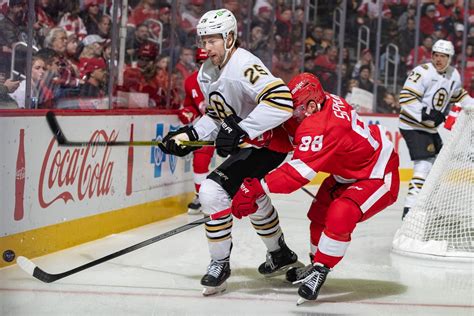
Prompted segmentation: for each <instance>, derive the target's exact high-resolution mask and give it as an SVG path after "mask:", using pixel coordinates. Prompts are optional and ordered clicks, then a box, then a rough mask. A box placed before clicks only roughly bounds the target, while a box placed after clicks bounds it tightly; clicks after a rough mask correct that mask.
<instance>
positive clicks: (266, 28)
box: [252, 5, 273, 35]
mask: <svg viewBox="0 0 474 316" xmlns="http://www.w3.org/2000/svg"><path fill="white" fill-rule="evenodd" d="M272 15H273V12H272V8H271V6H266V5H262V6H260V7H259V9H258V10H257V13H256V14H255V16H254V18H253V21H252V25H256V24H258V25H260V26H261V27H262V29H263V33H264V34H267V35H270V32H271V31H272V26H273V21H272Z"/></svg>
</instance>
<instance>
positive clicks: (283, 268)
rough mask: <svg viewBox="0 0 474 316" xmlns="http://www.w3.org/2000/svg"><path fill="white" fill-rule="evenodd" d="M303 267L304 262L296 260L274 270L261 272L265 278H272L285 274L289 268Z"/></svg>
mask: <svg viewBox="0 0 474 316" xmlns="http://www.w3.org/2000/svg"><path fill="white" fill-rule="evenodd" d="M302 267H304V264H303V263H301V262H299V261H296V262H295V263H291V264H289V265H287V266H284V267H281V268H280V269H278V270H276V271H275V272H272V273H268V274H263V276H265V277H266V278H272V277H275V276H279V275H283V274H286V271H288V270H290V269H291V268H302Z"/></svg>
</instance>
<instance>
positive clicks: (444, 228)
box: [392, 108, 474, 261]
mask: <svg viewBox="0 0 474 316" xmlns="http://www.w3.org/2000/svg"><path fill="white" fill-rule="evenodd" d="M473 127H474V111H473V110H472V108H471V109H468V110H463V111H461V113H460V115H459V117H458V119H457V122H456V124H455V125H454V128H453V130H452V132H451V133H450V136H449V139H448V140H447V141H446V142H445V144H444V146H443V148H442V150H441V152H440V153H439V155H438V157H437V159H436V161H435V163H434V165H433V168H432V170H431V172H430V174H429V175H428V177H427V179H426V182H425V184H424V186H423V188H422V190H421V191H420V194H419V197H418V201H417V203H416V205H415V206H414V207H413V208H412V209H411V210H410V212H409V213H408V214H407V216H405V219H404V220H403V223H402V226H401V227H400V229H398V231H397V232H396V234H395V237H394V240H393V243H392V247H393V251H394V252H396V253H401V254H405V255H412V256H417V257H431V258H435V259H441V260H456V261H471V260H474V221H473V217H474V216H473V215H474V214H473V213H474V206H473V200H474V128H473Z"/></svg>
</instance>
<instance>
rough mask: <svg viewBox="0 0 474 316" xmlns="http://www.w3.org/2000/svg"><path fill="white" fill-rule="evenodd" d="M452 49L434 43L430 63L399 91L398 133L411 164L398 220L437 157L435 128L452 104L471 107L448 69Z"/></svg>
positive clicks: (412, 202) (443, 43)
mask: <svg viewBox="0 0 474 316" xmlns="http://www.w3.org/2000/svg"><path fill="white" fill-rule="evenodd" d="M453 55H454V46H453V44H452V43H451V42H450V41H445V40H438V41H437V42H436V43H435V44H434V45H433V48H432V60H431V62H430V63H426V64H421V65H419V66H417V67H416V68H415V69H413V71H412V72H411V73H410V75H409V76H408V78H407V80H406V81H405V84H404V86H403V88H402V89H401V91H400V105H401V111H400V124H399V128H400V132H401V134H402V135H403V138H404V139H405V141H406V143H407V147H408V150H409V152H410V158H411V160H412V161H413V162H414V167H413V177H412V179H411V181H410V183H409V188H408V195H407V197H406V200H405V206H404V209H403V215H402V219H403V218H404V217H405V215H406V214H407V213H408V212H409V211H410V208H411V207H413V206H414V205H415V202H416V198H417V195H418V193H419V191H420V190H421V188H422V187H423V184H424V182H425V179H426V177H427V176H428V173H429V172H430V170H431V167H432V166H433V163H434V161H435V159H436V156H437V155H438V153H439V151H440V149H441V146H442V140H441V137H440V136H439V134H438V127H439V126H440V125H441V123H443V122H444V121H445V119H446V115H447V114H448V113H449V111H450V109H451V107H452V106H453V105H454V103H458V102H459V103H460V104H461V106H463V105H465V104H468V103H472V98H471V97H470V96H469V95H468V93H467V92H466V91H465V90H464V89H463V88H462V84H461V77H460V75H459V72H458V71H457V70H456V69H455V68H454V67H452V66H451V65H450V64H451V59H452V57H453Z"/></svg>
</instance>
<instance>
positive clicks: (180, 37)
mask: <svg viewBox="0 0 474 316" xmlns="http://www.w3.org/2000/svg"><path fill="white" fill-rule="evenodd" d="M159 19H160V22H161V23H162V26H163V41H162V48H161V51H162V52H163V54H166V55H171V50H172V48H171V39H172V37H173V38H174V45H175V47H173V49H174V51H175V54H176V56H177V55H178V54H179V51H178V49H177V47H182V46H183V45H184V44H185V42H186V33H185V32H184V30H182V29H181V28H180V27H175V28H174V33H173V34H171V31H172V28H171V5H169V4H165V5H163V6H162V7H161V8H160V18H159Z"/></svg>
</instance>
